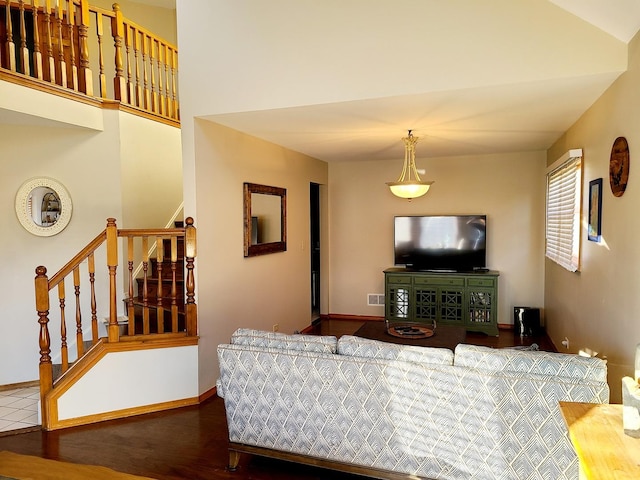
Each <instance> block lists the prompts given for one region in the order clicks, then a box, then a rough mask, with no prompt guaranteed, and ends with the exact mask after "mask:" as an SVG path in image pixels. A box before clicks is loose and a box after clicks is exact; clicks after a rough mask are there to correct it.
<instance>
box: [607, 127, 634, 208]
mask: <svg viewBox="0 0 640 480" xmlns="http://www.w3.org/2000/svg"><path fill="white" fill-rule="evenodd" d="M628 181H629V144H628V143H627V139H626V138H624V137H618V138H616V139H615V141H614V142H613V147H611V157H610V159H609V183H610V184H611V191H612V192H613V195H614V196H616V197H621V196H622V194H623V193H624V191H625V189H626V188H627V182H628Z"/></svg>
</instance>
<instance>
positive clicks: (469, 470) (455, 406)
mask: <svg viewBox="0 0 640 480" xmlns="http://www.w3.org/2000/svg"><path fill="white" fill-rule="evenodd" d="M218 357H219V360H220V378H219V380H218V384H217V392H218V395H220V396H221V397H223V398H224V404H225V409H226V415H227V421H228V426H229V440H230V445H229V453H230V462H229V467H230V469H231V470H235V468H236V467H237V465H238V460H239V455H240V453H241V452H249V453H253V454H258V455H267V456H272V457H276V458H281V459H286V460H292V461H298V462H302V463H308V464H312V465H320V466H323V467H327V468H333V469H338V470H344V471H349V472H353V473H358V474H364V475H368V476H372V477H375V478H382V479H398V478H412V479H415V478H430V479H457V480H468V479H487V480H495V479H513V480H523V479H544V480H548V479H551V478H552V479H577V478H578V460H577V457H576V455H575V452H574V450H573V448H572V446H571V443H570V441H569V439H568V435H567V432H566V428H565V424H564V421H563V419H562V416H561V414H560V411H559V409H558V401H575V402H591V403H607V402H608V400H609V387H608V385H607V382H606V376H607V371H606V364H605V362H603V361H602V360H600V359H596V358H586V357H580V356H577V355H568V354H559V353H547V352H537V351H534V352H531V351H521V350H514V349H492V348H488V347H479V346H472V345H464V344H461V345H458V347H457V348H456V350H455V354H454V352H452V351H451V350H448V349H444V348H427V347H412V346H403V345H395V344H391V343H385V342H377V341H375V340H368V339H364V338H358V337H354V336H348V335H347V336H342V337H341V338H340V340H339V341H338V340H337V339H336V337H328V336H312V335H285V334H281V333H271V332H262V331H256V330H248V329H240V330H238V331H236V332H235V333H234V334H233V336H232V338H231V343H230V344H225V345H219V346H218Z"/></svg>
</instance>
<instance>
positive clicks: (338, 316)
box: [320, 313, 384, 322]
mask: <svg viewBox="0 0 640 480" xmlns="http://www.w3.org/2000/svg"><path fill="white" fill-rule="evenodd" d="M320 318H322V319H323V320H344V321H351V322H384V317H380V316H372V315H348V314H343V313H330V314H328V315H321V316H320Z"/></svg>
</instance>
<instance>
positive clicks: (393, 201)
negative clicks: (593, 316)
mask: <svg viewBox="0 0 640 480" xmlns="http://www.w3.org/2000/svg"><path fill="white" fill-rule="evenodd" d="M421 145H422V148H428V139H425V141H424V142H422V143H419V144H418V147H417V148H416V149H417V153H418V155H419V153H420V148H421ZM402 153H403V145H402V143H401V141H400V139H398V160H397V161H394V162H391V161H389V162H346V163H341V162H337V163H332V164H330V166H329V216H330V222H329V232H330V245H331V259H330V264H331V265H330V272H331V276H330V294H329V305H330V306H329V308H330V313H340V314H354V315H375V316H384V307H382V306H367V294H368V293H384V275H383V273H382V271H383V270H384V269H386V268H389V267H392V266H393V217H394V216H395V215H423V214H425V215H440V214H486V215H487V242H488V244H487V266H488V267H489V268H491V269H492V270H498V271H500V278H499V292H498V302H499V308H498V322H499V323H503V324H509V323H512V321H513V307H514V306H516V305H527V306H533V307H542V305H543V288H542V281H543V260H542V259H543V255H544V250H543V248H544V200H543V199H544V167H545V154H544V152H531V153H513V154H501V155H485V156H482V157H453V158H432V159H420V158H418V159H417V160H416V164H417V166H418V168H419V169H420V168H422V169H425V170H426V173H425V174H424V175H422V178H423V179H425V180H434V181H435V183H434V184H433V185H432V187H431V189H430V190H429V192H428V193H427V194H426V195H425V196H424V197H421V198H417V199H414V200H412V201H407V200H403V199H399V198H397V197H395V196H393V195H392V194H391V193H390V192H389V188H388V187H387V186H386V185H385V182H387V181H392V180H395V179H396V178H397V176H398V175H399V173H400V170H401V168H402V158H401V155H402Z"/></svg>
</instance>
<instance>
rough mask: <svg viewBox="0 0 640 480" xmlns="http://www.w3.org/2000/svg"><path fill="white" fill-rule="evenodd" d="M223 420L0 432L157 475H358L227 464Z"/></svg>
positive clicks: (326, 326)
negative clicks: (233, 468)
mask: <svg viewBox="0 0 640 480" xmlns="http://www.w3.org/2000/svg"><path fill="white" fill-rule="evenodd" d="M361 325H362V322H353V321H345V320H323V321H321V322H320V323H319V324H317V325H315V326H314V327H313V328H312V329H311V330H312V331H313V333H317V334H323V335H325V334H328V335H336V336H341V335H345V334H351V333H353V332H355V331H356V330H357V329H358V328H359V327H360V326H361ZM534 342H535V343H537V344H538V345H539V346H540V349H541V350H551V351H553V350H555V349H554V348H553V345H552V344H551V342H550V341H549V340H548V338H546V337H545V336H543V337H524V338H521V337H519V336H514V335H513V332H512V331H508V330H502V331H501V332H500V335H499V337H487V336H485V335H484V334H471V333H470V334H468V335H467V343H473V344H478V345H488V346H494V347H505V346H514V345H530V344H531V343H534ZM227 446H228V435H227V424H226V418H225V413H224V404H223V400H222V399H221V398H218V397H213V398H211V399H209V400H207V401H205V402H203V403H202V404H201V405H199V406H195V407H184V408H180V409H176V410H171V411H168V412H161V413H152V414H147V415H141V416H137V417H131V418H128V419H123V420H112V421H108V422H102V423H99V424H95V425H87V426H82V427H73V428H67V429H63V430H58V431H54V432H42V431H39V430H38V431H30V432H26V433H16V434H13V435H6V436H0V450H9V451H12V452H16V453H22V454H27V455H36V456H39V457H43V458H49V459H53V460H62V461H67V462H73V463H84V464H92V465H103V466H106V467H109V468H113V469H115V470H118V471H121V472H126V473H132V474H136V475H142V476H147V477H152V478H156V479H158V480H176V479H189V480H199V479H234V480H246V479H252V480H268V479H279V480H290V479H291V480H293V479H298V480H299V479H324V478H329V477H331V478H333V479H339V480H356V479H362V478H363V477H360V476H357V475H349V474H340V473H335V472H329V471H327V470H323V469H319V468H314V467H305V466H301V465H296V464H292V463H288V462H282V461H277V460H272V459H266V458H260V457H252V456H249V455H243V456H242V458H241V460H240V468H239V469H238V471H236V472H233V473H232V472H229V471H227V469H226V466H227V461H228V454H227Z"/></svg>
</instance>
